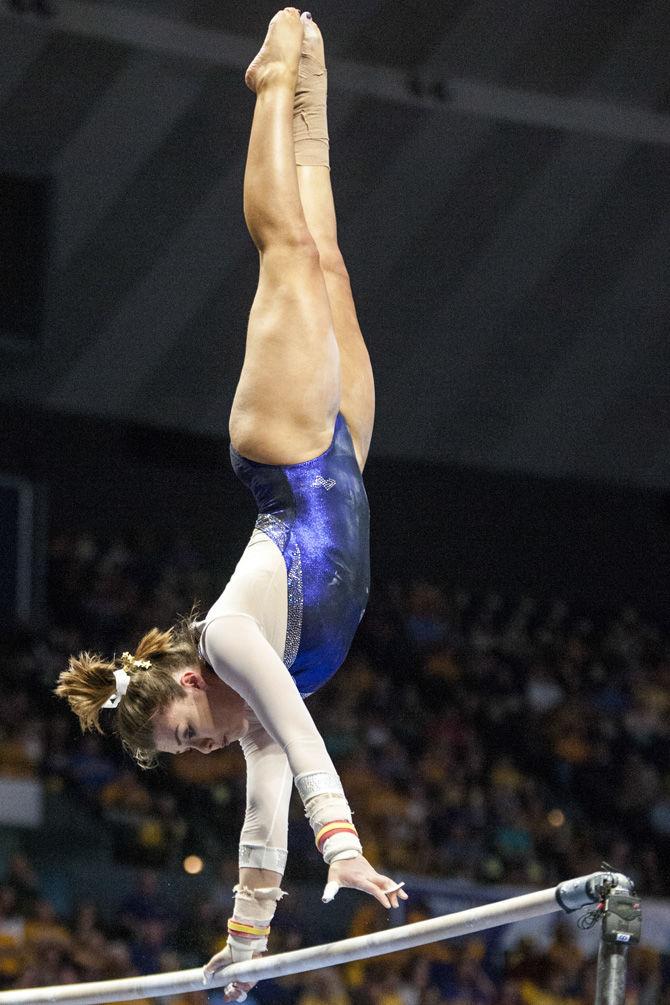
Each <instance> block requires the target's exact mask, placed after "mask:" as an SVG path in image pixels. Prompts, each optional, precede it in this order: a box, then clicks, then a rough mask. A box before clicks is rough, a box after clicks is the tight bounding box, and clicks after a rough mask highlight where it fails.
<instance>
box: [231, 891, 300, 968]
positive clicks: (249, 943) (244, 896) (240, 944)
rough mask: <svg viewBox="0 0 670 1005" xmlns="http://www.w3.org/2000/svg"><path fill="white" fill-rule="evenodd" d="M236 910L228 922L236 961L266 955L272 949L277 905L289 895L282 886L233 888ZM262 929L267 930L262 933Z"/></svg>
mask: <svg viewBox="0 0 670 1005" xmlns="http://www.w3.org/2000/svg"><path fill="white" fill-rule="evenodd" d="M233 893H234V894H235V910H234V912H233V916H232V918H231V919H230V920H229V921H228V945H229V946H230V948H231V951H232V952H233V955H234V957H235V960H248V959H250V958H251V957H252V956H253V954H254V953H264V952H265V950H266V949H267V948H268V932H269V928H270V924H271V923H272V919H273V918H274V914H275V911H276V909H277V903H278V902H279V901H280V900H281V899H282V897H285V896H286V893H285V892H284V891H283V890H280V888H279V887H278V886H268V887H260V888H258V889H255V890H253V889H251V888H250V887H248V886H240V885H239V884H238V885H237V886H235V887H233ZM244 929H256V930H257V931H256V932H254V931H244ZM259 929H261V930H263V929H265V930H266V931H258V930H259Z"/></svg>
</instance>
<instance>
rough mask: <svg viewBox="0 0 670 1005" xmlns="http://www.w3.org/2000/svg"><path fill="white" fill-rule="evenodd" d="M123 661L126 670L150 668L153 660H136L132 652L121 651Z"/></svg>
mask: <svg viewBox="0 0 670 1005" xmlns="http://www.w3.org/2000/svg"><path fill="white" fill-rule="evenodd" d="M121 662H122V663H123V665H124V667H125V668H126V670H130V671H132V670H150V669H151V660H136V659H135V657H134V656H131V655H130V653H121Z"/></svg>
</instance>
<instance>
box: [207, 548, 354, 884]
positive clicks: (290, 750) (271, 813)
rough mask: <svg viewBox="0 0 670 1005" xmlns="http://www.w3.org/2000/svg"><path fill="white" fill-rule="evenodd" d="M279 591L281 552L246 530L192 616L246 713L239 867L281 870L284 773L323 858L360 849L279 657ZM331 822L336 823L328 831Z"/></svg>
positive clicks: (283, 601) (282, 592)
mask: <svg viewBox="0 0 670 1005" xmlns="http://www.w3.org/2000/svg"><path fill="white" fill-rule="evenodd" d="M286 591H287V587H286V566H285V565H284V560H283V557H282V555H281V553H280V552H279V550H278V549H277V547H276V545H275V544H274V543H273V542H272V541H271V540H270V539H269V538H268V537H267V536H266V535H265V534H263V533H262V532H261V531H254V534H253V535H252V537H251V541H250V542H249V545H248V547H247V549H246V550H245V552H244V554H243V556H242V558H241V559H240V562H239V563H238V565H237V568H236V569H235V572H234V574H233V576H232V578H231V580H230V582H229V583H228V585H227V586H226V588H225V590H224V591H223V593H222V594H221V596H220V597H219V599H218V600H217V601H216V603H215V604H214V606H213V607H212V608H211V609H210V610H209V612H208V614H207V617H206V619H205V620H204V622H201V628H202V635H201V638H200V647H201V650H202V654H203V656H204V657H205V659H206V660H207V662H208V663H209V665H210V666H211V667H212V668H213V670H214V671H215V673H216V674H217V675H218V676H219V677H220V678H221V680H223V681H225V683H226V684H228V685H229V686H230V687H232V688H233V690H234V691H236V692H237V693H238V694H239V695H240V696H241V697H242V698H243V699H244V701H245V702H246V704H247V706H248V707H249V709H250V710H251V713H253V714H252V716H251V718H250V728H249V731H248V733H247V735H246V736H245V737H243V739H242V740H241V741H240V742H241V746H242V749H243V751H244V755H245V758H246V761H247V809H246V815H245V821H244V826H243V829H242V835H241V838H240V865H241V866H250V867H255V868H267V869H274V871H276V872H280V873H283V867H284V864H285V861H286V839H287V832H288V806H289V802H290V795H291V783H292V780H293V779H295V781H296V786H297V788H298V791H299V793H300V796H301V798H302V800H303V803H304V805H305V809H306V811H307V815H308V816H309V819H310V823H311V825H312V829H313V830H314V834H315V837H317V836H318V835H319V834H320V833H322V840H321V841H319V842H317V843H318V845H319V848H320V850H321V851H322V854H323V856H324V858H325V859H326V861H327V862H330V861H333V860H334V857H335V856H338V855H339V856H342V855H351V854H357V853H358V852H359V851H360V842H359V841H358V837H357V835H356V831H355V828H354V827H353V825H352V824H351V810H350V808H349V805H348V803H347V801H346V798H345V796H344V793H343V792H342V787H341V783H340V780H339V778H338V776H337V772H336V771H335V766H334V765H333V762H332V760H331V758H330V755H329V754H328V751H327V750H326V746H325V744H324V742H323V740H322V738H321V736H320V734H319V731H318V730H317V728H316V726H315V724H314V720H313V719H312V716H311V715H310V713H309V711H308V710H307V706H306V705H305V703H304V701H303V699H302V697H301V696H300V693H299V692H298V689H297V687H296V684H295V681H294V680H293V678H292V677H291V674H290V673H289V671H288V670H287V669H286V667H285V665H284V663H283V661H282V658H281V655H280V654H282V653H283V651H284V645H285V640H286V622H287V592H286ZM333 821H338V822H339V824H338V826H337V827H334V829H333V827H331V824H332V822H333ZM324 827H327V831H326V830H324ZM331 830H333V833H332V834H331V833H330V832H331Z"/></svg>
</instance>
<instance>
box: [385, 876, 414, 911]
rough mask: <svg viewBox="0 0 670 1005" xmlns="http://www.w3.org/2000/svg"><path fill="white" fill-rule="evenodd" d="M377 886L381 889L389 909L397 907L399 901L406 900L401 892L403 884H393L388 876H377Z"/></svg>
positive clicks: (404, 894)
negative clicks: (389, 906)
mask: <svg viewBox="0 0 670 1005" xmlns="http://www.w3.org/2000/svg"><path fill="white" fill-rule="evenodd" d="M378 882H379V885H380V886H381V887H382V889H383V892H384V893H385V895H386V898H387V900H388V901H389V903H390V905H391V907H393V908H396V907H399V899H400V900H407V894H406V893H405V891H404V890H403V886H404V885H405V884H404V883H394V882H393V880H392V879H389V878H388V876H379V878H378Z"/></svg>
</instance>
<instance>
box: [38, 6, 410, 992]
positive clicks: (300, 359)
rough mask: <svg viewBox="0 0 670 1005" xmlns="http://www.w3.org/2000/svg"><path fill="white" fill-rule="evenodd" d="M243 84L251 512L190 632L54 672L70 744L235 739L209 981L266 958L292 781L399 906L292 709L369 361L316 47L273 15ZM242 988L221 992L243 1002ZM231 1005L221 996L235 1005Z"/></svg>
mask: <svg viewBox="0 0 670 1005" xmlns="http://www.w3.org/2000/svg"><path fill="white" fill-rule="evenodd" d="M245 81H246V84H247V86H248V87H249V88H250V89H251V90H252V91H253V92H255V95H256V102H255V110H254V116H253V123H252V127H251V137H250V140H249V150H248V156H247V162H246V171H245V176H244V216H245V220H246V224H247V227H248V229H249V233H250V235H251V237H252V240H253V241H254V244H255V245H256V247H257V248H258V251H259V258H260V273H259V279H258V288H257V291H256V295H255V299H254V302H253V305H252V308H251V313H250V316H249V325H248V331H247V338H246V349H245V357H244V364H243V367H242V373H241V375H240V379H239V383H238V386H237V390H236V393H235V398H234V401H233V405H232V409H231V414H230V427H229V428H230V440H231V460H232V466H233V469H234V471H235V473H236V474H237V476H238V477H239V478H240V479H241V481H242V482H243V483H244V484H245V485H246V486H247V487H248V488H249V489H250V491H251V492H252V493H253V495H254V498H255V500H256V503H257V506H258V510H259V515H258V519H257V521H256V526H255V530H254V532H253V534H252V536H251V539H250V541H249V544H248V545H247V547H246V550H245V551H244V553H243V555H242V557H241V559H240V561H239V563H238V565H237V567H236V569H235V571H234V573H233V575H232V577H231V579H230V581H229V582H228V584H227V586H226V588H225V589H224V591H223V593H222V594H221V596H220V597H219V599H218V600H217V601H216V602H215V603H214V605H213V606H212V607H211V609H210V610H209V611H208V612H207V614H206V616H205V617H204V619H202V620H201V621H195V620H193V619H191V621H189V620H188V619H187V620H186V621H184V622H182V623H181V624H180V625H178V626H176V627H175V628H173V629H171V630H169V631H165V632H163V631H159V630H158V629H156V628H154V629H152V630H151V631H149V632H148V633H147V634H146V635H145V636H144V637H143V638H142V640H141V641H140V643H139V645H138V647H137V650H136V651H135V653H134V654H129V653H124V654H123V656H122V657H121V659H120V660H115V661H114V662H105V661H104V660H103V659H102V658H101V657H100V656H98V655H92V654H90V653H80V654H79V656H78V657H76V658H75V657H72V658H71V659H70V661H69V668H68V669H67V670H65V671H64V672H63V673H62V674H61V675H60V677H59V682H58V687H57V688H56V693H57V694H58V695H60V696H62V697H64V698H66V699H67V700H68V702H69V704H70V706H71V708H72V710H73V711H74V712H75V713H76V715H77V716H78V717H79V720H80V724H81V726H82V729H83V730H93V729H97V730H98V731H102V730H101V726H100V721H99V716H100V712H101V710H102V709H104V708H115V709H116V714H115V724H114V729H115V732H117V733H118V735H119V736H120V738H121V741H122V743H123V746H124V747H125V749H126V750H127V751H129V752H130V754H131V755H132V756H133V757H134V758H135V759H136V761H137V762H138V763H139V764H140V765H141V766H143V767H151V766H153V765H154V764H155V763H156V758H157V754H158V753H159V752H161V751H163V752H167V753H171V754H179V753H183V752H184V751H186V750H199V751H201V752H202V753H205V754H207V753H210V752H211V751H213V750H218V749H220V748H221V747H224V746H226V745H227V744H229V743H232V742H234V741H239V743H240V744H241V746H242V750H243V752H244V756H245V759H246V767H247V806H246V814H245V819H244V825H243V827H242V833H241V837H240V849H239V856H240V857H239V866H240V872H239V884H238V885H237V886H236V887H235V906H234V913H233V916H232V918H231V919H230V920H229V922H228V940H227V944H226V947H225V949H224V950H223V951H222V952H221V953H218V954H217V955H216V956H215V957H214V958H213V959H212V960H211V961H210V963H209V964H208V965H207V967H206V973H207V974H208V975H209V976H211V975H213V974H215V973H216V972H217V971H218V970H220V969H222V968H223V967H225V966H227V965H228V964H230V963H231V962H237V961H240V960H245V959H249V958H250V957H251V956H252V955H255V954H257V953H260V952H263V951H265V949H266V948H267V937H268V933H269V931H270V923H271V921H272V918H273V916H274V913H275V908H276V904H277V902H278V901H279V900H280V899H281V897H282V896H283V895H284V894H283V892H282V890H281V888H280V884H281V879H282V876H283V873H284V867H285V864H286V857H287V832H288V806H289V799H290V796H291V790H292V783H293V782H295V785H296V788H297V790H298V793H299V795H300V797H301V799H302V802H303V804H304V807H305V811H306V815H307V816H308V818H309V821H310V824H311V826H312V829H313V831H314V836H315V841H316V845H317V847H318V849H319V851H320V852H321V854H322V855H323V858H324V859H325V861H326V863H327V865H328V882H327V884H326V888H325V890H324V902H327V901H328V900H331V899H332V897H333V896H334V895H335V893H336V892H337V890H338V889H339V888H340V887H352V888H355V889H357V890H362V891H364V892H366V893H369V894H371V895H372V896H374V897H376V899H377V900H378V901H379V902H380V903H381V904H382V905H383V906H384V907H387V908H390V907H394V908H395V907H397V906H398V899H399V898H402V899H405V898H406V894H405V892H404V891H403V890H402V889H401V888H400V887H401V885H402V884H396V883H394V881H393V880H392V879H389V878H388V877H387V876H383V875H380V874H379V873H377V872H376V871H375V869H373V867H372V866H371V865H370V863H369V862H368V861H367V860H366V859H365V858H364V856H363V854H362V847H361V844H360V841H359V838H358V835H357V832H356V828H355V827H354V824H353V823H352V815H351V810H350V808H349V805H348V803H347V800H346V798H345V794H344V792H343V790H342V785H341V782H340V780H339V778H338V776H337V773H336V771H335V768H334V765H333V763H332V761H331V759H330V756H329V754H328V752H327V751H326V747H325V745H324V743H323V740H322V739H321V736H320V735H319V733H318V731H317V729H316V727H315V725H314V722H313V720H312V717H311V716H310V714H309V711H308V710H307V706H306V705H305V702H304V700H303V699H305V698H307V697H308V696H309V695H310V694H312V693H313V692H314V691H316V690H317V689H318V688H320V687H321V686H322V685H323V684H325V683H326V681H327V680H328V679H329V678H330V677H332V675H333V674H334V673H335V671H336V670H337V669H338V667H339V666H340V665H341V664H342V662H343V661H344V659H345V657H346V655H347V652H348V650H349V646H350V645H351V641H352V638H353V636H354V634H355V632H356V629H357V627H358V624H359V622H360V620H361V618H362V616H363V613H364V611H365V607H366V603H367V598H368V590H369V548H368V537H369V511H368V502H367V497H366V494H365V489H364V487H363V480H362V474H361V473H362V470H363V467H364V465H365V460H366V457H367V453H368V448H369V445H370V438H371V435H372V425H373V420H374V384H373V378H372V369H371V366H370V359H369V356H368V353H367V349H366V347H365V343H364V341H363V337H362V334H361V331H360V328H359V325H358V320H357V317H356V309H355V307H354V302H353V299H352V293H351V286H350V283H349V276H348V273H347V270H346V268H345V264H344V260H343V258H342V254H341V252H340V250H339V247H338V243H337V228H336V220H335V207H334V202H333V194H332V189H331V184H330V168H329V140H328V129H327V121H326V89H327V84H326V82H327V74H326V68H325V57H324V49H323V40H322V37H321V33H320V31H319V29H318V27H317V25H316V24H315V22H314V21H313V20H312V17H311V15H310V14H309V13H303V14H302V15H300V13H299V11H298V10H296V9H295V8H293V7H285V8H284V9H283V10H281V11H279V13H277V14H276V15H275V16H274V18H273V19H272V21H271V22H270V25H269V29H268V33H267V37H266V39H265V42H264V43H263V46H262V47H261V50H260V52H259V53H258V55H257V56H256V58H255V59H254V60H253V61H252V63H251V64H250V66H249V68H248V70H247V73H246V77H245ZM250 986H251V985H248V984H241V983H238V984H237V985H229V987H228V988H227V989H226V1000H227V1001H230V1000H243V997H244V994H245V991H246V990H248V988H249V987H250ZM238 994H239V995H240V998H239V999H237V995H238Z"/></svg>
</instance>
